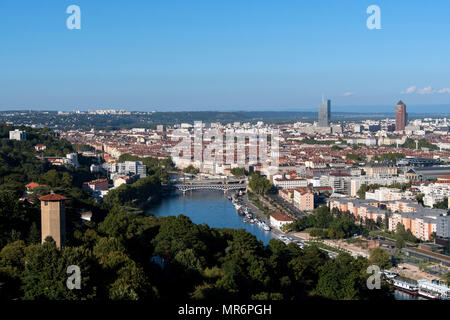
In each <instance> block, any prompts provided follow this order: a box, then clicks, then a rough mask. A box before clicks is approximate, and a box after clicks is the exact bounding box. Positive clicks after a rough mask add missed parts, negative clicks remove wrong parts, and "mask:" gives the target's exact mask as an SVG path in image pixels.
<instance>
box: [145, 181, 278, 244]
mask: <svg viewBox="0 0 450 320" xmlns="http://www.w3.org/2000/svg"><path fill="white" fill-rule="evenodd" d="M148 212H150V213H152V214H153V215H154V216H157V217H167V216H177V215H179V214H183V215H185V216H187V217H189V218H190V219H191V220H192V222H194V223H196V224H202V223H205V224H207V225H208V226H210V227H211V228H231V229H245V230H247V231H248V232H250V233H251V234H253V235H255V236H256V238H257V239H258V240H260V241H262V242H263V243H264V244H265V245H267V244H268V243H269V240H270V239H271V238H272V237H275V235H274V234H273V233H272V232H270V231H264V230H263V229H262V228H260V227H259V226H258V225H256V224H250V223H244V222H243V221H242V217H240V216H239V215H238V214H237V212H236V209H235V208H234V206H233V204H232V203H231V201H230V200H228V199H227V197H226V195H224V193H223V192H222V191H201V190H198V191H193V192H187V193H186V195H184V196H183V195H182V194H180V193H178V192H176V193H173V194H172V195H170V196H168V197H165V198H163V199H162V200H161V201H159V202H158V203H155V204H153V205H151V207H150V208H149V209H148Z"/></svg>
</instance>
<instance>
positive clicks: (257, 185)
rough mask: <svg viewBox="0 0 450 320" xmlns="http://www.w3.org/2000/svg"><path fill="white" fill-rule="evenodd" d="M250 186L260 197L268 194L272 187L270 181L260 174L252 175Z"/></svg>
mask: <svg viewBox="0 0 450 320" xmlns="http://www.w3.org/2000/svg"><path fill="white" fill-rule="evenodd" d="M248 186H249V187H250V188H251V189H252V190H253V192H255V193H257V194H260V195H263V194H266V193H267V192H268V191H269V190H270V188H271V187H272V185H271V184H270V181H269V180H267V179H266V178H264V177H262V176H260V175H258V174H252V175H251V177H250V182H249V183H248Z"/></svg>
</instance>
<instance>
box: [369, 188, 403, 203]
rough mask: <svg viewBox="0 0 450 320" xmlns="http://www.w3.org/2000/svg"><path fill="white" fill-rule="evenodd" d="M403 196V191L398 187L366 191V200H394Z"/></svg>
mask: <svg viewBox="0 0 450 320" xmlns="http://www.w3.org/2000/svg"><path fill="white" fill-rule="evenodd" d="M402 198H403V193H402V192H401V190H399V189H394V188H392V189H391V188H380V189H377V190H374V191H373V192H369V191H368V192H366V199H367V200H377V201H394V200H400V199H402Z"/></svg>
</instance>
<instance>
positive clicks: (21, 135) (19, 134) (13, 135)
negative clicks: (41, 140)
mask: <svg viewBox="0 0 450 320" xmlns="http://www.w3.org/2000/svg"><path fill="white" fill-rule="evenodd" d="M9 139H10V140H17V141H24V140H26V139H27V134H26V132H25V131H21V130H19V129H15V130H14V131H10V132H9Z"/></svg>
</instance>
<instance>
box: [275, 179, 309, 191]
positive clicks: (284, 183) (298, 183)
mask: <svg viewBox="0 0 450 320" xmlns="http://www.w3.org/2000/svg"><path fill="white" fill-rule="evenodd" d="M273 185H274V186H275V187H277V188H280V189H295V188H305V187H307V186H308V181H307V180H306V179H303V178H292V179H287V178H275V179H273Z"/></svg>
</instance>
